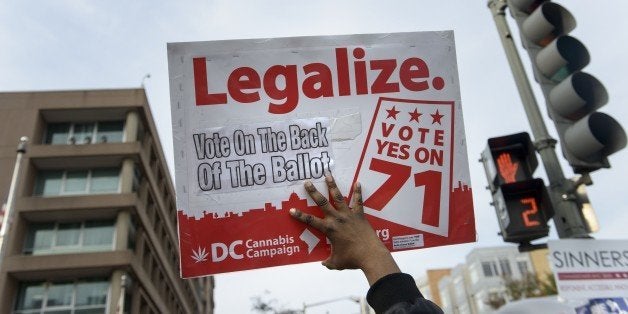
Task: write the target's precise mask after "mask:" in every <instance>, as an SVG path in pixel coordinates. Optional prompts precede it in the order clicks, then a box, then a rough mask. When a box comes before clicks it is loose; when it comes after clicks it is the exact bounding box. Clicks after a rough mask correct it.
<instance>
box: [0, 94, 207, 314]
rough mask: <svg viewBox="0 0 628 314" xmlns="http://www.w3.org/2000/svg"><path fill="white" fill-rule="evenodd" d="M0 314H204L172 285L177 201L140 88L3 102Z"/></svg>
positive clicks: (196, 296)
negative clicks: (5, 206) (4, 220)
mask: <svg viewBox="0 0 628 314" xmlns="http://www.w3.org/2000/svg"><path fill="white" fill-rule="evenodd" d="M22 136H27V137H28V138H29V139H30V140H29V143H28V148H27V152H26V154H25V155H24V158H23V161H22V165H21V171H20V172H19V176H18V181H17V184H16V189H15V191H16V193H15V196H16V197H15V206H14V208H13V214H12V216H13V219H12V223H11V224H10V228H9V229H8V233H7V235H6V237H5V239H3V242H4V243H3V244H2V245H3V247H4V248H3V251H4V254H3V255H4V256H0V258H1V259H0V313H52V312H54V313H76V314H79V313H212V312H213V307H214V303H213V278H212V277H206V278H198V279H191V280H182V279H180V277H179V260H178V250H177V247H178V245H177V243H178V242H177V241H178V240H177V233H176V232H177V225H176V223H177V222H176V213H177V210H176V205H175V193H174V187H173V184H172V178H171V176H170V172H169V171H168V167H167V164H166V161H165V158H164V153H163V151H162V148H161V144H160V141H159V137H158V134H157V130H156V127H155V124H154V121H153V116H152V114H151V111H150V108H149V105H148V100H147V97H146V94H145V91H144V89H119V90H87V91H49V92H10V93H0V198H1V199H0V200H1V201H3V202H6V199H7V195H8V191H9V186H10V181H11V176H12V173H13V169H14V165H15V160H16V152H15V150H16V147H17V143H18V141H19V139H20V137H22Z"/></svg>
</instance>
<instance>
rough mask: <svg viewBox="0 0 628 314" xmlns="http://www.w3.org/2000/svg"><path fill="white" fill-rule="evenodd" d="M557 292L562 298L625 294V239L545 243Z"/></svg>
mask: <svg viewBox="0 0 628 314" xmlns="http://www.w3.org/2000/svg"><path fill="white" fill-rule="evenodd" d="M548 247H549V250H550V262H551V266H552V270H553V271H554V278H555V279H556V285H557V287H558V293H559V295H560V296H561V297H563V298H566V299H597V298H620V297H625V296H627V295H628V240H593V239H583V240H554V241H549V242H548Z"/></svg>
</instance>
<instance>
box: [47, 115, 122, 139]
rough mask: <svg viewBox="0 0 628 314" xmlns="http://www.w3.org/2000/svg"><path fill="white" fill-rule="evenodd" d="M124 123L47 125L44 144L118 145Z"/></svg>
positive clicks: (103, 122)
mask: <svg viewBox="0 0 628 314" xmlns="http://www.w3.org/2000/svg"><path fill="white" fill-rule="evenodd" d="M123 133H124V121H100V122H81V123H71V122H64V123H49V124H48V127H47V129H46V136H45V137H44V143H45V144H95V143H120V142H122V138H123Z"/></svg>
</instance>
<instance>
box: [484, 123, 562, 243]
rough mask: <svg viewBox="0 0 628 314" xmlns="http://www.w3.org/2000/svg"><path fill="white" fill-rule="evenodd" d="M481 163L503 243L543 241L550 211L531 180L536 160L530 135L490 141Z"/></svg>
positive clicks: (539, 181)
mask: <svg viewBox="0 0 628 314" xmlns="http://www.w3.org/2000/svg"><path fill="white" fill-rule="evenodd" d="M481 161H482V162H483V164H484V169H485V171H486V176H487V178H488V181H489V189H490V190H491V193H492V195H493V206H494V207H495V212H496V214H497V220H498V222H499V227H500V234H501V236H502V237H503V239H504V241H505V242H513V243H520V244H522V245H529V243H530V241H532V240H536V239H539V238H542V237H546V236H547V235H548V234H549V226H548V225H547V222H548V221H549V219H551V218H552V217H553V216H554V209H553V207H552V202H551V200H550V197H549V194H548V192H547V188H546V187H545V184H544V183H543V180H542V179H535V178H533V174H534V170H536V168H537V166H538V160H537V158H536V153H535V149H534V145H533V143H532V141H531V139H530V135H529V134H528V133H526V132H523V133H516V134H511V135H506V136H501V137H494V138H490V139H489V140H488V145H487V147H486V149H485V150H484V151H483V152H482V159H481Z"/></svg>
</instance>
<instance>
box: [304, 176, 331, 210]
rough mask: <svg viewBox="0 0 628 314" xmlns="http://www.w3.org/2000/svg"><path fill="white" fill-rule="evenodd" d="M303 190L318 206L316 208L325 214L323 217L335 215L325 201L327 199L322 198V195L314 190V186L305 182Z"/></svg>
mask: <svg viewBox="0 0 628 314" xmlns="http://www.w3.org/2000/svg"><path fill="white" fill-rule="evenodd" d="M305 190H306V191H307V193H308V194H309V195H310V197H311V198H312V200H314V202H315V203H316V205H318V207H320V208H321V210H322V211H323V213H325V216H327V215H332V216H334V215H335V214H336V210H335V209H334V208H333V207H332V206H331V204H329V201H327V198H325V196H323V194H321V193H320V192H319V191H318V190H317V189H316V187H315V186H314V184H312V182H310V181H306V182H305Z"/></svg>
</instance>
